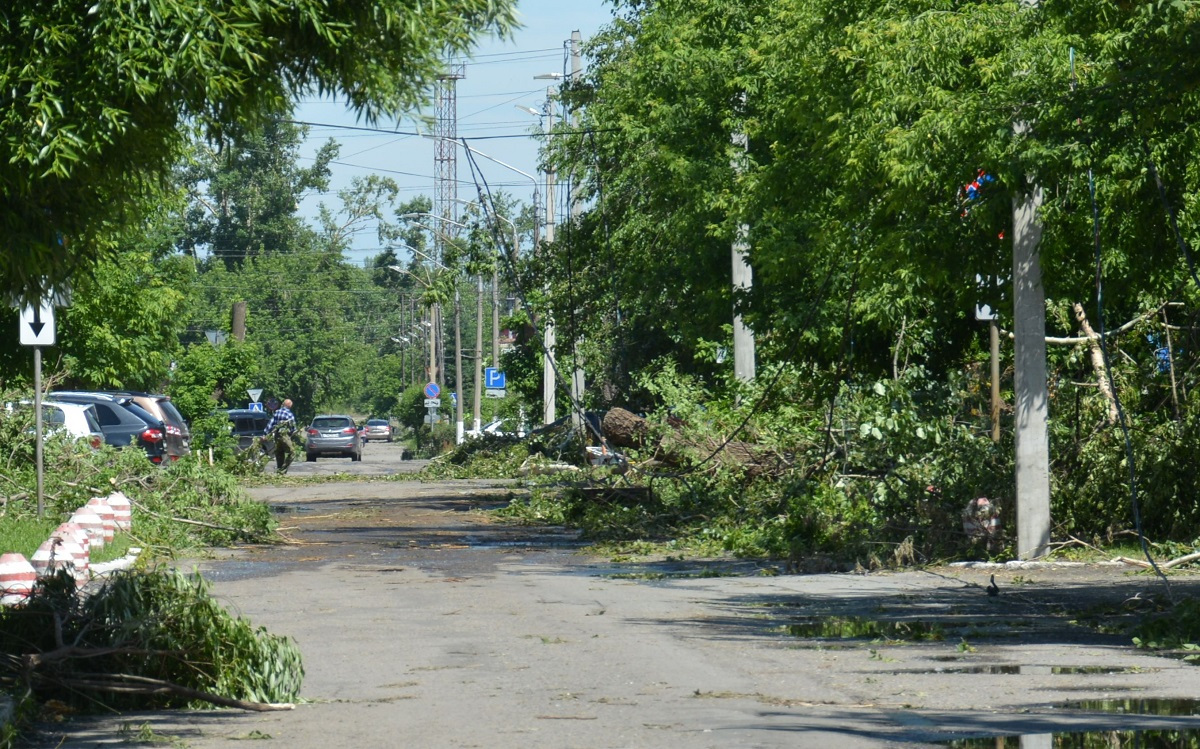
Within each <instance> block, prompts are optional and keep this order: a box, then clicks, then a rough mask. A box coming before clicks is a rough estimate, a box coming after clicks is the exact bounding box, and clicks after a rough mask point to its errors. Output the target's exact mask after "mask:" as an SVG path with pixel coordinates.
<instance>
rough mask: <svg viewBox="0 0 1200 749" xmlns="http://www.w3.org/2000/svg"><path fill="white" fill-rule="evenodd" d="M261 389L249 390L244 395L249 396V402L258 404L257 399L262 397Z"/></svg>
mask: <svg viewBox="0 0 1200 749" xmlns="http://www.w3.org/2000/svg"><path fill="white" fill-rule="evenodd" d="M262 391H263V389H262V388H250V389H249V390H247V391H246V395H248V396H250V400H251V401H253V402H255V403H258V399H259V398H261V397H262Z"/></svg>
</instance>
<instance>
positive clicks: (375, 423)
mask: <svg viewBox="0 0 1200 749" xmlns="http://www.w3.org/2000/svg"><path fill="white" fill-rule="evenodd" d="M363 439H364V440H365V441H367V442H370V441H371V440H383V441H384V442H391V441H392V425H391V424H389V423H388V421H387V419H367V428H366V431H365V432H364V433H363Z"/></svg>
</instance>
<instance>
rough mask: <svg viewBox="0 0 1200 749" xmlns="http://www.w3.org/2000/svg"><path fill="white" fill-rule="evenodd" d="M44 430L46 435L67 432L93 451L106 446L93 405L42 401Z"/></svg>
mask: <svg viewBox="0 0 1200 749" xmlns="http://www.w3.org/2000/svg"><path fill="white" fill-rule="evenodd" d="M22 405H26V404H22ZM28 405H33V404H28ZM42 429H43V430H45V432H44V433H45V434H50V433H52V432H66V433H67V434H68V435H70V436H71V437H74V438H75V439H81V440H84V441H85V442H87V443H88V445H90V446H91V448H92V449H93V450H99V449H100V446H101V445H103V444H104V432H102V431H100V420H99V419H97V418H96V409H95V408H93V407H92V406H91V404H84V403H63V402H62V401H42Z"/></svg>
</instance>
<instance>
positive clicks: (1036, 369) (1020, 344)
mask: <svg viewBox="0 0 1200 749" xmlns="http://www.w3.org/2000/svg"><path fill="white" fill-rule="evenodd" d="M1021 5H1022V6H1024V8H1025V9H1028V10H1030V11H1035V10H1036V9H1037V7H1038V0H1021ZM1018 12H1022V11H1018ZM1028 132H1029V123H1026V122H1018V123H1016V124H1015V125H1014V126H1013V135H1014V136H1015V137H1017V138H1021V137H1023V136H1025V135H1026V134H1027V133H1028ZM1041 205H1042V188H1041V186H1040V185H1037V184H1032V185H1028V186H1026V188H1025V190H1024V192H1023V194H1021V195H1018V196H1016V197H1014V198H1013V337H1014V340H1013V354H1014V356H1013V366H1014V371H1015V377H1014V382H1013V389H1014V391H1015V394H1014V398H1013V406H1014V411H1015V416H1016V419H1015V424H1014V431H1015V437H1016V456H1015V463H1016V474H1017V476H1016V491H1017V556H1018V557H1020V558H1021V559H1036V558H1037V557H1040V556H1043V555H1045V553H1046V551H1047V549H1048V548H1049V545H1050V431H1049V427H1048V424H1047V422H1048V419H1049V404H1050V387H1049V383H1048V378H1047V375H1046V290H1045V288H1044V287H1043V286H1042V259H1041V253H1040V252H1039V251H1038V243H1039V242H1040V241H1041V238H1042V225H1041V223H1039V222H1038V218H1037V211H1038V208H1040V207H1041Z"/></svg>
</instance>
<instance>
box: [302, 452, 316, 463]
mask: <svg viewBox="0 0 1200 749" xmlns="http://www.w3.org/2000/svg"><path fill="white" fill-rule="evenodd" d="M304 460H305V461H307V462H309V463H316V462H317V456H316V455H315V454H314V453H305V454H304Z"/></svg>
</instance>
